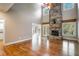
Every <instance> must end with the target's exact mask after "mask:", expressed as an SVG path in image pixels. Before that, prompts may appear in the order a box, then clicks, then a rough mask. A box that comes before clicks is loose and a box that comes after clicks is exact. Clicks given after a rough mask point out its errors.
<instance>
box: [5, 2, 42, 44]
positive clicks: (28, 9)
mask: <svg viewBox="0 0 79 59" xmlns="http://www.w3.org/2000/svg"><path fill="white" fill-rule="evenodd" d="M40 20H41V6H40V5H38V4H31V3H26V4H24V3H23V4H22V3H19V4H18V3H17V4H14V6H13V7H12V8H11V10H9V11H8V12H7V13H6V21H5V22H6V27H5V43H10V42H16V41H20V40H24V39H30V38H32V23H40V22H41V21H40Z"/></svg>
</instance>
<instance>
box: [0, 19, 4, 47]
mask: <svg viewBox="0 0 79 59" xmlns="http://www.w3.org/2000/svg"><path fill="white" fill-rule="evenodd" d="M4 24H5V20H4V19H3V18H0V49H1V48H2V47H3V42H4V40H5V33H4V32H5V31H4V30H5V27H4Z"/></svg>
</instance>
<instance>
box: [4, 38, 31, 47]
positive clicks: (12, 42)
mask: <svg viewBox="0 0 79 59" xmlns="http://www.w3.org/2000/svg"><path fill="white" fill-rule="evenodd" d="M28 40H32V38H29V39H23V40H18V41H15V42H9V43H5V44H4V45H5V46H7V45H11V44H16V43H20V42H24V41H28Z"/></svg>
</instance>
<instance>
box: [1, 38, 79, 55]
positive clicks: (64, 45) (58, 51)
mask: <svg viewBox="0 0 79 59" xmlns="http://www.w3.org/2000/svg"><path fill="white" fill-rule="evenodd" d="M33 44H34V45H33ZM0 55H1V56H74V55H76V56H77V55H79V43H77V42H74V41H68V40H58V39H52V40H43V41H42V42H41V43H40V44H39V43H35V42H34V43H33V42H32V41H31V40H29V41H26V42H21V43H17V44H12V45H8V46H3V47H0Z"/></svg>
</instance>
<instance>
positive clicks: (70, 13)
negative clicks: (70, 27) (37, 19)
mask: <svg viewBox="0 0 79 59" xmlns="http://www.w3.org/2000/svg"><path fill="white" fill-rule="evenodd" d="M62 16H63V17H62V18H63V20H69V19H76V8H73V9H70V10H66V11H62Z"/></svg>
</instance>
